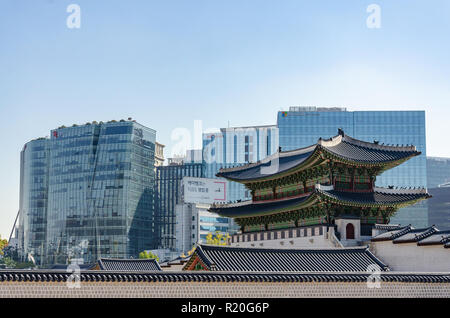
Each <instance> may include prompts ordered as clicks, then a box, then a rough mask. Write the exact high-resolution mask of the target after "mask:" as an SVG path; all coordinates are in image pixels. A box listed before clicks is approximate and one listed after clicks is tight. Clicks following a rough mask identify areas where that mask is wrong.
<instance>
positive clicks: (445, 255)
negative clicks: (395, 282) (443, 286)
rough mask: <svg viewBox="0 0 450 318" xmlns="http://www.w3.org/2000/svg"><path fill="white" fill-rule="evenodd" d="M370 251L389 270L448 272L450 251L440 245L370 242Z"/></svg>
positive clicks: (449, 269)
mask: <svg viewBox="0 0 450 318" xmlns="http://www.w3.org/2000/svg"><path fill="white" fill-rule="evenodd" d="M369 247H370V251H371V252H372V253H374V254H375V255H376V256H377V257H378V258H379V259H381V261H382V262H383V263H385V264H386V265H387V266H389V268H390V270H391V271H402V272H403V271H406V272H449V271H450V251H449V250H448V249H446V248H444V247H443V246H442V245H430V246H419V245H417V243H415V242H414V243H399V244H394V243H392V241H379V242H371V243H370V244H369Z"/></svg>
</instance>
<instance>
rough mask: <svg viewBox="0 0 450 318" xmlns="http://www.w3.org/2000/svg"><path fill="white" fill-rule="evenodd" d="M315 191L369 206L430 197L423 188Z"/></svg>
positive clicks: (396, 203) (394, 203)
mask: <svg viewBox="0 0 450 318" xmlns="http://www.w3.org/2000/svg"><path fill="white" fill-rule="evenodd" d="M317 191H319V192H320V193H321V194H323V195H325V196H328V197H330V198H333V199H335V200H338V201H343V202H347V203H355V204H363V205H365V204H367V205H370V206H383V205H398V204H403V203H407V202H412V201H416V200H422V199H426V198H428V197H430V195H429V194H428V193H427V192H426V190H425V189H385V188H375V189H374V191H373V192H348V191H337V190H328V191H325V190H320V189H318V190H317Z"/></svg>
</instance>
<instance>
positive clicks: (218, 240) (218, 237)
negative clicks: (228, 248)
mask: <svg viewBox="0 0 450 318" xmlns="http://www.w3.org/2000/svg"><path fill="white" fill-rule="evenodd" d="M229 238H230V235H229V234H228V233H226V234H225V235H224V234H222V233H220V232H219V231H216V233H215V235H213V234H212V233H208V235H206V244H211V245H227V242H228V239H229Z"/></svg>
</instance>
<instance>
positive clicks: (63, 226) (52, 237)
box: [19, 120, 156, 264]
mask: <svg viewBox="0 0 450 318" xmlns="http://www.w3.org/2000/svg"><path fill="white" fill-rule="evenodd" d="M155 138H156V132H155V131H154V130H153V129H150V128H147V127H144V126H142V125H140V124H138V123H136V122H135V121H131V120H128V121H125V120H121V121H119V122H117V121H110V122H107V123H102V122H100V123H97V122H92V123H87V124H85V125H79V126H78V125H73V126H72V127H64V126H62V127H59V128H58V129H54V130H52V131H51V137H50V138H46V139H40V140H35V141H31V142H29V143H27V144H26V145H25V147H24V149H23V151H22V154H21V160H22V162H21V188H20V190H21V194H20V200H21V202H20V227H19V233H20V234H19V239H20V247H21V249H22V254H23V257H26V256H27V255H28V254H31V255H33V257H34V259H35V260H36V262H38V263H39V264H67V263H68V262H69V261H70V259H73V258H77V259H80V258H82V259H83V261H84V262H94V261H96V260H97V259H98V258H99V257H117V258H128V257H137V256H138V254H139V252H141V251H143V250H145V249H149V248H150V247H151V246H152V243H153V239H154V233H153V226H152V221H153V217H154V215H153V207H154V203H153V199H154V195H153V192H154V186H155V170H154V164H155Z"/></svg>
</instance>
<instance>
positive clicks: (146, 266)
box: [98, 258, 161, 272]
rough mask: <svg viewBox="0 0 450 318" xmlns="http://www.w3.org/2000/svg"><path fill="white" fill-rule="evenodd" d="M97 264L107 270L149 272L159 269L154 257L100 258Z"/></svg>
mask: <svg viewBox="0 0 450 318" xmlns="http://www.w3.org/2000/svg"><path fill="white" fill-rule="evenodd" d="M98 264H99V266H100V269H102V270H107V271H130V272H132V271H138V272H149V271H160V270H161V267H160V266H159V264H158V262H157V261H156V260H155V259H119V258H100V259H99V260H98Z"/></svg>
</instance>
